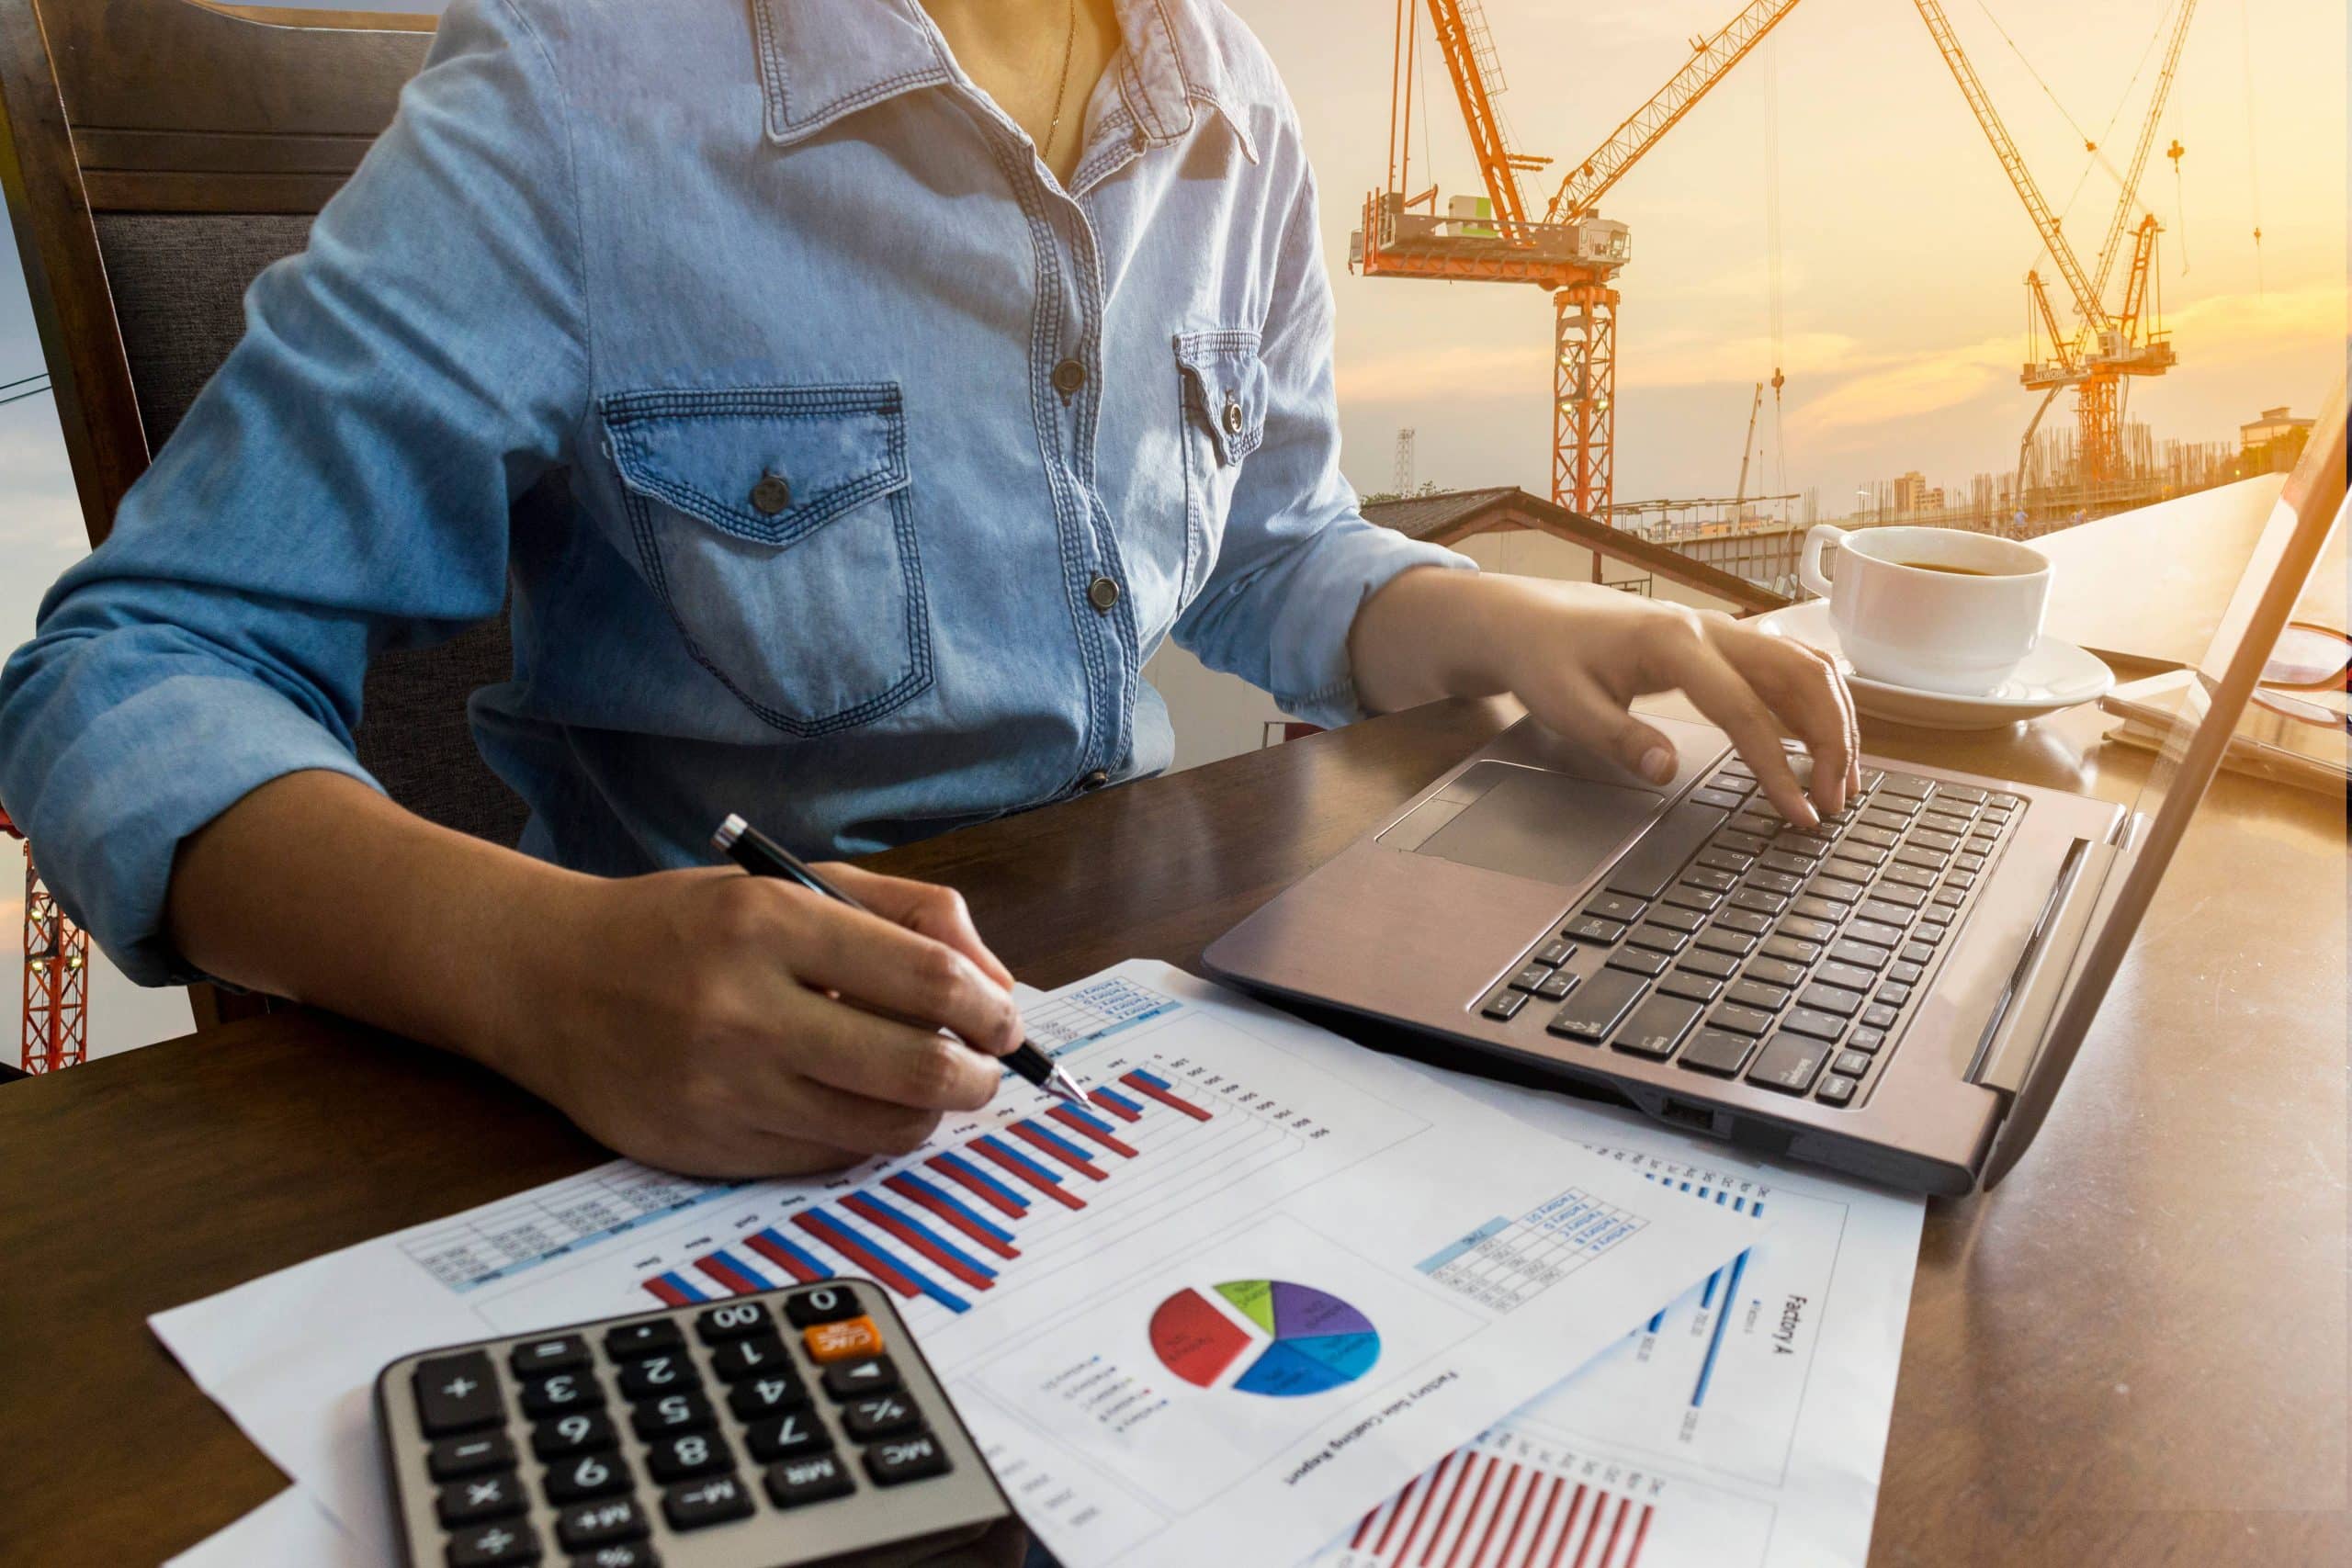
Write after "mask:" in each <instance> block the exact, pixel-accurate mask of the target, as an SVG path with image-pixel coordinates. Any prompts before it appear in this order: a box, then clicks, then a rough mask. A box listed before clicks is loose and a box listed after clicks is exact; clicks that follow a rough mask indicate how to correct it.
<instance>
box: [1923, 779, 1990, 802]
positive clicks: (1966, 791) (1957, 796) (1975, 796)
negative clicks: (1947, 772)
mask: <svg viewBox="0 0 2352 1568" xmlns="http://www.w3.org/2000/svg"><path fill="white" fill-rule="evenodd" d="M1936 795H1937V797H1938V798H1939V799H1942V798H1945V797H1950V798H1951V799H1953V800H1964V801H1966V802H1968V803H1969V804H1970V805H1971V806H1982V805H1984V804H1985V801H1987V800H1988V799H1990V798H1991V796H1990V795H1988V794H1987V793H1986V792H1985V791H1984V790H1981V789H1978V788H1977V787H1976V786H1975V785H1974V784H1938V785H1937V786H1936Z"/></svg>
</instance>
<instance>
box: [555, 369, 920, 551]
mask: <svg viewBox="0 0 2352 1568" xmlns="http://www.w3.org/2000/svg"><path fill="white" fill-rule="evenodd" d="M601 409H602V412H603V415H604V422H605V435H606V442H607V446H608V449H609V450H610V452H611V454H612V458H613V466H614V467H615V468H616V469H618V470H619V473H620V477H621V482H622V483H623V484H626V485H627V486H628V488H629V489H631V490H633V491H637V492H638V493H639V494H640V495H645V496H649V497H650V498H652V499H653V500H655V501H659V502H662V504H663V505H665V506H671V507H674V508H676V509H677V510H678V511H680V512H684V513H687V514H689V515H690V516H694V517H699V518H700V519H702V520H703V521H704V522H706V523H707V524H709V525H711V526H712V527H714V528H718V529H721V530H723V531H725V532H727V533H729V534H732V535H734V536H737V537H738V538H741V539H748V540H750V541H752V543H754V544H763V545H788V544H791V543H792V542H793V541H794V540H796V539H798V538H800V537H801V536H804V535H806V534H807V533H809V530H811V529H813V528H816V527H818V526H820V525H822V524H824V523H826V522H828V521H829V520H831V518H834V517H837V516H839V515H840V514H841V513H843V512H846V511H848V510H849V509H850V508H851V507H854V506H856V505H859V504H861V503H862V502H867V501H871V500H873V499H874V498H875V497H876V496H878V495H888V494H889V493H890V492H891V491H896V490H899V489H902V488H904V486H905V485H906V483H907V443H906V421H905V420H904V418H903V417H902V416H901V412H900V409H899V389H898V387H897V385H896V384H895V383H891V382H876V383H874V384H871V385H863V386H842V387H776V388H762V387H741V388H711V389H689V390H677V391H646V392H624V393H620V394H617V395H616V396H613V397H609V398H606V399H605V400H604V402H603V403H602V405H601Z"/></svg>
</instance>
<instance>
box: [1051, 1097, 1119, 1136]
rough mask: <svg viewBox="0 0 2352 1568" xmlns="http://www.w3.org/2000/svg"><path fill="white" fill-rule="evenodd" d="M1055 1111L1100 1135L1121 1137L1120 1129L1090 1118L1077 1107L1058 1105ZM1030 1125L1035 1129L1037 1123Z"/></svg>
mask: <svg viewBox="0 0 2352 1568" xmlns="http://www.w3.org/2000/svg"><path fill="white" fill-rule="evenodd" d="M1054 1109H1055V1110H1057V1111H1060V1112H1061V1113H1062V1114H1063V1115H1065V1116H1067V1117H1069V1119H1070V1120H1071V1121H1073V1122H1085V1123H1086V1124H1087V1125H1088V1126H1090V1127H1091V1128H1093V1129H1094V1130H1095V1131H1096V1132H1098V1133H1108V1134H1111V1136H1113V1137H1114V1138H1115V1137H1117V1136H1118V1135H1119V1133H1118V1129H1117V1128H1115V1127H1114V1126H1112V1125H1111V1123H1109V1122H1104V1121H1102V1120H1099V1119H1098V1118H1096V1117H1092V1116H1089V1115H1088V1114H1087V1113H1086V1112H1085V1111H1080V1109H1079V1108H1078V1107H1077V1106H1075V1105H1070V1104H1067V1103H1065V1104H1061V1105H1057V1106H1056V1107H1055V1108H1054ZM1030 1125H1031V1126H1033V1127H1034V1126H1035V1125H1036V1123H1035V1122H1031V1123H1030Z"/></svg>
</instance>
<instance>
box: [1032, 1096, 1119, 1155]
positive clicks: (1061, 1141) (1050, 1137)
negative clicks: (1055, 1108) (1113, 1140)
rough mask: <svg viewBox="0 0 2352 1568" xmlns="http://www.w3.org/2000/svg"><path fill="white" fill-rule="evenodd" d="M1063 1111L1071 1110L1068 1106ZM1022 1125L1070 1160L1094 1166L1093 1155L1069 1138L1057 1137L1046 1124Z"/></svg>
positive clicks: (1107, 1129) (1107, 1130)
mask: <svg viewBox="0 0 2352 1568" xmlns="http://www.w3.org/2000/svg"><path fill="white" fill-rule="evenodd" d="M1062 1109H1063V1110H1065V1111H1067V1110H1069V1107H1068V1106H1064V1107H1063V1108H1062ZM1021 1125H1022V1126H1023V1127H1026V1128H1028V1129H1029V1130H1030V1131H1031V1132H1032V1133H1035V1134H1037V1136H1039V1137H1041V1138H1043V1139H1045V1140H1046V1143H1047V1144H1048V1145H1052V1146H1053V1147H1054V1148H1056V1149H1058V1150H1060V1151H1061V1152H1062V1153H1063V1154H1066V1155H1068V1156H1069V1157H1070V1158H1072V1159H1074V1160H1077V1161H1079V1162H1080V1163H1081V1164H1084V1165H1092V1164H1093V1163H1094V1156H1093V1155H1091V1153H1089V1152H1088V1151H1086V1150H1085V1149H1081V1148H1080V1147H1079V1146H1078V1145H1076V1144H1073V1143H1071V1142H1070V1141H1069V1139H1068V1138H1064V1137H1059V1136H1057V1135H1056V1134H1055V1133H1054V1131H1053V1129H1051V1128H1049V1127H1047V1126H1046V1124H1045V1123H1044V1122H1035V1121H1025V1122H1022V1123H1021ZM1110 1130H1111V1129H1110V1128H1108V1127H1105V1128H1103V1131H1104V1132H1106V1133H1107V1132H1109V1131H1110Z"/></svg>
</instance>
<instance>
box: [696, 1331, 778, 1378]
mask: <svg viewBox="0 0 2352 1568" xmlns="http://www.w3.org/2000/svg"><path fill="white" fill-rule="evenodd" d="M791 1364H792V1352H791V1351H789V1350H787V1349H786V1348H784V1341H783V1340H781V1339H779V1338H777V1337H775V1335H773V1334H754V1335H752V1337H750V1338H748V1339H730V1340H729V1341H728V1342H727V1343H726V1344H724V1345H721V1346H720V1347H719V1348H718V1349H716V1350H713V1351H712V1352H711V1353H710V1370H711V1371H714V1372H717V1373H718V1376H719V1380H720V1381H721V1382H742V1381H743V1380H744V1379H745V1378H754V1377H758V1376H760V1375H762V1374H763V1373H765V1372H769V1371H774V1370H775V1368H778V1367H789V1366H790V1365H791Z"/></svg>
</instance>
